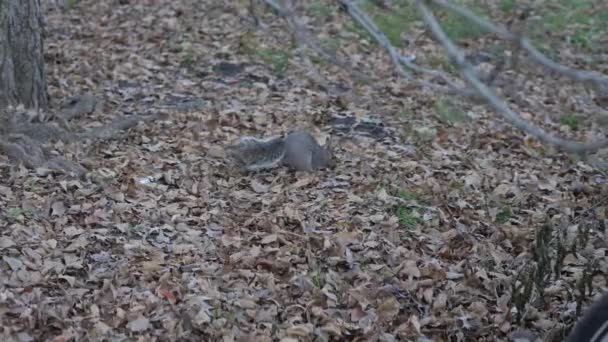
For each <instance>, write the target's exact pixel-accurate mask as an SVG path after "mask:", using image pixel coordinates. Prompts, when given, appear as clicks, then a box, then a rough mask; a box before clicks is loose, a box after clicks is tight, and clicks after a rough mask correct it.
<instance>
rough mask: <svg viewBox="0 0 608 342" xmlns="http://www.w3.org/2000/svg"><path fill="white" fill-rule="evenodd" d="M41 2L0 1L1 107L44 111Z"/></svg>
mask: <svg viewBox="0 0 608 342" xmlns="http://www.w3.org/2000/svg"><path fill="white" fill-rule="evenodd" d="M42 30H43V17H42V11H41V7H40V0H0V108H5V107H6V106H7V105H19V104H23V105H25V106H26V107H27V108H46V106H47V104H48V95H47V89H46V77H45V73H44V55H43V38H42Z"/></svg>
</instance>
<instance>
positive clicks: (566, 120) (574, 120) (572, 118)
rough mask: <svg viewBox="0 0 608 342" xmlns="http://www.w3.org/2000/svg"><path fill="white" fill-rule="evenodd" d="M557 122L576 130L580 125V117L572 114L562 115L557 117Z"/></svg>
mask: <svg viewBox="0 0 608 342" xmlns="http://www.w3.org/2000/svg"><path fill="white" fill-rule="evenodd" d="M559 122H560V123H561V124H562V125H564V126H568V127H570V128H571V129H572V130H577V129H579V127H580V126H581V117H580V116H578V115H574V114H569V115H564V116H562V117H561V118H559Z"/></svg>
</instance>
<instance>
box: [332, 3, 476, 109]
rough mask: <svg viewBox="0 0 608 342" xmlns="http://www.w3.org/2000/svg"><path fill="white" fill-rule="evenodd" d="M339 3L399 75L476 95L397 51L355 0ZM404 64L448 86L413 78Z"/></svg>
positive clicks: (433, 86)
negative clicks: (368, 35)
mask: <svg viewBox="0 0 608 342" xmlns="http://www.w3.org/2000/svg"><path fill="white" fill-rule="evenodd" d="M340 3H341V4H342V5H343V6H344V8H346V11H347V12H348V14H349V15H350V16H351V17H353V19H354V20H355V21H356V22H357V23H358V24H359V25H361V26H362V27H363V28H364V29H365V30H366V31H367V32H369V34H371V35H372V37H373V38H374V39H375V40H376V42H378V44H380V46H382V47H383V48H384V49H385V50H386V51H387V52H388V54H389V56H390V58H391V60H392V62H393V64H394V65H395V67H396V68H397V72H398V73H399V75H400V76H402V77H405V78H406V79H407V80H409V81H412V82H414V83H417V84H418V85H420V86H423V87H428V88H432V89H435V90H439V91H442V92H444V93H448V94H460V95H465V96H468V97H474V96H475V95H476V94H475V93H473V92H470V91H468V90H467V89H465V88H463V87H462V86H460V85H458V84H457V83H456V82H454V81H453V80H452V79H451V78H450V77H448V76H447V75H446V74H445V73H443V72H441V71H439V70H435V69H429V68H425V67H422V66H419V65H417V64H415V63H413V62H412V61H411V60H410V59H408V58H406V57H404V56H401V55H400V54H399V53H398V52H397V49H396V48H395V47H394V46H393V44H391V42H390V41H389V40H388V38H387V37H386V36H385V35H384V33H383V32H382V31H381V30H380V28H378V26H376V24H375V23H374V22H373V21H372V20H371V19H370V18H369V16H368V15H367V14H366V13H365V12H364V11H363V10H361V8H359V6H358V5H357V4H356V3H355V2H353V1H350V0H340ZM404 66H405V67H407V68H409V69H410V70H412V71H415V72H419V73H424V74H429V75H431V76H434V77H438V78H439V79H441V80H442V81H443V82H445V83H446V84H447V85H448V86H449V88H448V89H446V88H445V87H442V86H440V85H438V84H435V83H431V82H427V81H425V80H419V79H415V78H414V77H413V76H412V75H411V74H410V73H409V72H408V71H407V70H405V68H404Z"/></svg>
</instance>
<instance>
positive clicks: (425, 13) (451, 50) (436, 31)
mask: <svg viewBox="0 0 608 342" xmlns="http://www.w3.org/2000/svg"><path fill="white" fill-rule="evenodd" d="M431 1H438V0H431ZM415 3H416V7H417V9H418V11H419V12H420V14H421V16H422V20H423V21H424V22H425V23H426V24H427V25H428V27H429V28H430V30H431V32H432V33H433V35H434V36H435V38H436V39H437V40H438V41H439V43H441V45H442V46H443V47H444V49H445V51H446V53H447V54H448V56H449V57H450V59H451V60H452V61H453V62H454V63H455V64H456V65H457V66H458V67H459V69H460V72H461V74H462V76H463V77H464V79H465V80H466V81H467V82H468V83H469V84H470V85H471V86H472V87H473V89H474V90H475V91H477V92H478V93H479V94H480V95H481V96H482V97H483V98H485V99H486V101H487V103H488V104H489V105H490V106H492V108H494V110H496V111H497V112H498V113H499V114H501V115H502V116H503V117H504V118H505V119H506V120H507V121H508V122H510V123H511V124H512V125H514V126H515V127H517V128H519V129H521V130H523V131H525V132H527V133H528V134H530V135H532V136H534V137H535V138H537V139H539V140H540V141H542V142H544V143H548V144H551V145H555V146H557V147H560V148H562V149H564V150H567V151H570V152H574V153H590V152H596V151H597V150H599V149H601V148H604V147H607V146H608V140H602V141H598V142H592V143H579V142H575V141H571V140H565V139H562V138H559V137H556V136H554V135H551V134H549V133H547V132H546V131H544V130H543V129H542V128H540V127H538V126H536V125H534V124H533V123H531V122H528V121H526V120H524V119H522V118H521V117H520V116H519V115H518V114H517V113H515V112H514V111H512V110H511V109H510V108H509V106H508V105H507V104H506V103H505V102H504V101H502V100H501V99H499V98H498V96H496V95H495V94H494V92H493V91H492V90H491V89H489V88H488V87H486V86H485V85H484V84H483V83H482V82H481V81H480V80H479V79H478V78H477V77H476V76H475V73H474V72H473V69H472V66H471V65H470V64H469V63H468V62H467V61H466V58H465V56H464V54H463V53H462V51H460V49H459V48H458V47H456V45H455V44H454V43H453V42H452V41H451V40H450V38H448V36H447V35H446V33H445V32H444V31H443V29H442V28H441V26H440V25H439V23H438V22H437V20H436V19H435V16H434V15H433V14H432V13H431V11H430V10H429V9H428V7H427V6H426V5H425V4H424V3H423V1H421V0H417V1H416V2H415Z"/></svg>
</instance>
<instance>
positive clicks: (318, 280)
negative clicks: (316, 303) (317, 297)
mask: <svg viewBox="0 0 608 342" xmlns="http://www.w3.org/2000/svg"><path fill="white" fill-rule="evenodd" d="M312 284H313V285H314V286H315V287H316V288H318V289H321V288H323V285H324V284H325V281H324V279H323V276H322V275H321V273H320V272H318V271H317V272H315V273H314V274H313V275H312Z"/></svg>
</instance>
